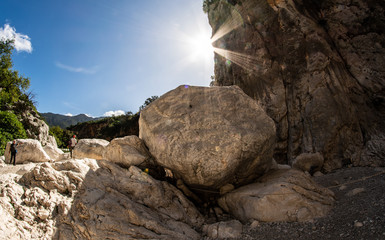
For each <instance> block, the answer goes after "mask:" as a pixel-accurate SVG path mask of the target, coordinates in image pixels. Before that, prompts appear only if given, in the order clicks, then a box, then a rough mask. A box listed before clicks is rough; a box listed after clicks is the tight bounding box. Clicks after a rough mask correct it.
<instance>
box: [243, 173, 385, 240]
mask: <svg viewBox="0 0 385 240" xmlns="http://www.w3.org/2000/svg"><path fill="white" fill-rule="evenodd" d="M314 179H315V181H316V182H318V183H319V184H321V185H323V186H325V187H328V188H329V189H331V190H332V191H333V192H334V193H335V196H336V203H335V206H334V208H333V209H332V211H331V212H330V214H329V215H328V216H327V217H325V218H321V219H316V220H314V221H313V222H310V223H259V224H256V223H254V225H251V224H250V225H246V226H244V230H243V233H242V237H241V238H239V239H385V198H384V196H385V194H384V190H385V168H369V167H355V168H345V169H340V170H337V171H335V172H332V173H329V174H326V175H324V176H319V177H314ZM255 225H257V226H255Z"/></svg>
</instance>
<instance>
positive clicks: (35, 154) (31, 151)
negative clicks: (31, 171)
mask: <svg viewBox="0 0 385 240" xmlns="http://www.w3.org/2000/svg"><path fill="white" fill-rule="evenodd" d="M16 142H17V143H19V144H18V146H17V147H16V149H17V154H16V163H17V164H18V163H27V162H49V161H51V158H50V157H49V155H48V154H47V153H46V152H45V151H44V149H43V147H42V146H41V143H40V142H39V141H38V140H34V139H18V140H16ZM11 144H12V142H8V143H7V146H6V148H5V153H4V156H5V162H6V163H9V162H10V159H11V153H10V148H11Z"/></svg>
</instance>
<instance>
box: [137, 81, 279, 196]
mask: <svg viewBox="0 0 385 240" xmlns="http://www.w3.org/2000/svg"><path fill="white" fill-rule="evenodd" d="M139 137H140V138H142V139H143V140H144V141H145V143H146V145H147V146H148V148H149V150H150V152H151V154H152V155H153V156H154V157H155V159H156V161H157V162H158V163H159V164H160V165H162V166H164V167H166V168H169V169H171V170H172V172H173V173H174V174H175V175H179V176H180V177H181V178H183V180H184V182H185V183H186V184H187V185H195V186H200V187H208V188H220V187H221V186H223V185H225V184H227V183H230V184H244V183H247V182H250V181H251V180H253V179H255V178H256V177H258V176H261V175H262V174H264V173H265V172H266V171H267V170H268V169H269V168H270V166H271V164H272V154H273V148H274V146H275V145H274V144H275V126H274V123H273V121H272V120H271V119H270V118H269V117H268V116H267V115H266V113H265V112H264V111H263V110H262V108H261V107H260V106H259V105H258V104H257V103H256V102H255V101H254V100H253V99H251V98H250V97H248V96H247V95H246V94H244V93H243V91H242V90H241V89H240V88H238V87H235V86H233V87H210V88H208V87H192V86H180V87H178V88H176V89H174V90H172V91H170V92H168V93H166V94H165V95H163V96H161V97H160V98H159V99H157V100H156V101H154V102H153V103H151V104H150V105H149V106H148V107H147V108H145V109H144V110H143V111H142V112H141V114H140V119H139Z"/></svg>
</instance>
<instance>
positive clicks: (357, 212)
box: [0, 161, 385, 240]
mask: <svg viewBox="0 0 385 240" xmlns="http://www.w3.org/2000/svg"><path fill="white" fill-rule="evenodd" d="M0 163H1V166H0V179H2V176H6V175H5V174H9V173H13V174H17V175H22V174H24V173H27V172H30V171H31V169H32V168H33V167H34V166H35V164H33V163H30V164H20V165H16V166H11V165H8V164H4V163H3V161H0ZM313 179H314V180H315V181H316V182H318V183H319V184H321V185H323V186H324V187H327V188H329V189H330V190H332V191H333V192H334V193H335V198H336V202H335V205H334V207H333V209H332V210H331V211H330V213H329V214H328V216H326V217H324V218H320V219H316V220H314V221H312V222H306V223H283V222H280V223H263V222H253V223H250V224H245V225H243V232H242V235H241V237H239V238H237V239H242V240H243V239H245V240H249V239H385V198H384V196H385V195H384V190H385V168H374V167H353V168H344V169H340V170H337V171H335V172H332V173H329V174H326V175H323V176H318V177H313ZM3 180H4V179H3ZM211 218H212V219H211ZM211 218H210V219H207V215H206V221H207V223H214V222H216V221H217V220H216V219H215V218H213V217H211ZM222 218H223V219H222ZM228 220H230V216H229V215H227V214H224V215H222V217H220V219H219V221H228ZM3 227H5V226H3ZM0 239H2V238H1V237H0ZM202 239H205V240H211V238H208V237H202Z"/></svg>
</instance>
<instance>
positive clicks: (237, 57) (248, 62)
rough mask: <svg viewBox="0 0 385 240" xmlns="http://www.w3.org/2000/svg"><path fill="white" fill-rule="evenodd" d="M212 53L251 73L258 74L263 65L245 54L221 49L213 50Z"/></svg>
mask: <svg viewBox="0 0 385 240" xmlns="http://www.w3.org/2000/svg"><path fill="white" fill-rule="evenodd" d="M214 52H216V53H217V54H219V55H221V56H222V57H224V58H226V59H227V60H229V61H231V62H232V63H235V64H237V65H238V66H240V67H242V68H243V69H245V70H247V71H249V72H253V73H259V72H260V71H261V69H262V67H261V66H262V65H263V64H264V63H263V61H261V60H260V59H258V58H256V57H254V56H251V55H247V54H242V53H238V52H234V51H230V50H226V49H222V48H214Z"/></svg>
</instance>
